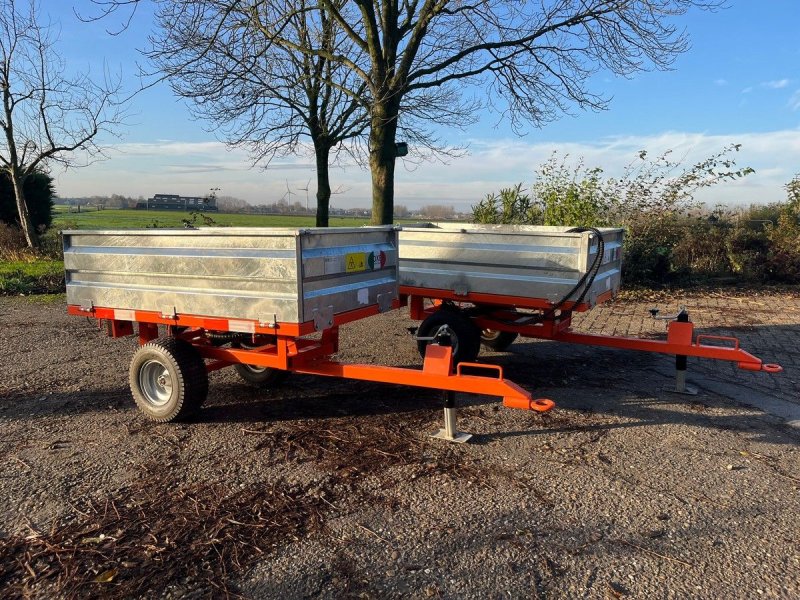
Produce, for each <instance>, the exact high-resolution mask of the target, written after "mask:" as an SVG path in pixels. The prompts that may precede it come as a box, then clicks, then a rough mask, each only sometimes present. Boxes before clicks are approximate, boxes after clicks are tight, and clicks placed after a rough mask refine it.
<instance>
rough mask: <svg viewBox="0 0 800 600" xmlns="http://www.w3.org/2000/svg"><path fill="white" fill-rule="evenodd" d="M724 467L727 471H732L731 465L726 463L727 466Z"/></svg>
mask: <svg viewBox="0 0 800 600" xmlns="http://www.w3.org/2000/svg"><path fill="white" fill-rule="evenodd" d="M725 468H726V469H728V471H733V465H728V466H727V467H725Z"/></svg>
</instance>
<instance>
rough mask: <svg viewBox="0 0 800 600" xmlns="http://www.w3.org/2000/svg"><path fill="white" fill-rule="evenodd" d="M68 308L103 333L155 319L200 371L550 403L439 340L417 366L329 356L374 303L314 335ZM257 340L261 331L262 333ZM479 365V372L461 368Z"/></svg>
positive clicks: (124, 332)
mask: <svg viewBox="0 0 800 600" xmlns="http://www.w3.org/2000/svg"><path fill="white" fill-rule="evenodd" d="M67 312H68V313H69V314H71V315H76V316H84V317H92V318H95V319H98V321H99V322H100V323H101V326H102V323H103V322H105V323H106V328H107V334H108V335H109V336H111V337H123V336H128V335H134V323H137V325H138V336H139V343H140V344H145V343H147V342H149V341H151V340H153V339H155V338H157V337H158V335H159V331H158V326H159V325H163V326H166V327H167V328H168V330H169V331H170V332H171V333H172V334H173V335H175V336H176V337H180V338H181V339H184V340H186V341H188V342H189V343H191V344H192V345H193V346H194V347H195V348H196V349H197V350H198V352H199V353H200V355H201V356H202V357H203V358H204V359H207V360H209V361H210V362H208V363H207V364H206V370H207V371H208V372H211V371H215V370H217V369H222V368H224V367H228V366H230V365H233V364H237V363H241V364H247V365H254V366H258V367H269V368H273V369H280V370H285V371H291V372H295V373H303V374H309V375H322V376H327V377H345V378H349V379H358V380H363V381H375V382H381V383H393V384H400V385H407V386H412V387H420V388H432V389H438V390H442V391H444V392H445V393H452V392H464V393H470V394H482V395H489V396H499V397H501V398H502V400H503V404H504V405H505V406H507V407H510V408H519V409H524V410H534V411H538V412H544V411H547V410H550V409H551V408H553V406H554V403H553V402H552V401H551V400H547V399H534V398H532V396H531V394H530V393H529V392H528V391H526V390H524V389H523V388H521V387H520V386H518V385H516V384H515V383H513V382H511V381H509V380H507V379H505V378H504V376H503V369H502V368H501V367H499V366H496V365H486V364H477V363H461V364H459V365H456V367H455V369H453V365H452V350H451V348H449V347H447V346H438V345H431V346H430V347H429V349H428V352H427V353H426V355H425V361H424V364H423V367H422V369H421V370H419V369H409V368H400V367H388V366H379V365H364V364H344V363H340V362H336V361H334V360H331V358H330V356H331V355H332V354H335V353H336V352H337V351H338V349H339V326H340V325H343V324H345V323H349V322H351V321H355V320H357V319H362V318H366V317H368V316H371V315H375V314H378V312H379V311H378V308H377V307H374V306H373V307H368V308H364V309H359V310H354V311H350V312H346V313H340V314H338V315H335V316H334V322H333V326H331V327H329V328H327V329H324V330H323V331H322V336H321V337H320V338H319V339H308V338H305V337H303V336H307V335H310V334H313V333H315V331H316V329H315V326H314V323H313V322H306V323H299V324H298V323H281V322H278V323H259V322H257V321H246V320H241V319H224V318H216V317H204V316H197V315H171V316H167V315H163V314H160V313H159V312H155V311H141V310H119V309H113V308H104V307H95V306H92V307H82V306H78V305H69V306H67ZM207 331H214V332H220V331H222V332H238V333H245V334H247V333H252V334H253V339H258V338H257V336H269V338H268V339H269V343H265V344H264V345H262V346H259V347H257V348H251V349H244V348H220V347H216V346H213V345H212V344H211V342H210V341H209V339H208V337H207V336H206V332H207ZM262 339H263V338H262ZM467 370H470V371H472V372H475V371H480V372H482V373H483V374H484V375H475V374H467V373H466V371H467Z"/></svg>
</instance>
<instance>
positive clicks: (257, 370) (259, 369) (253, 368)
mask: <svg viewBox="0 0 800 600" xmlns="http://www.w3.org/2000/svg"><path fill="white" fill-rule="evenodd" d="M242 366H243V367H244V368H245V369H247V370H248V371H250V372H251V373H263V372H264V371H266V370H267V368H268V367H257V366H255V365H242Z"/></svg>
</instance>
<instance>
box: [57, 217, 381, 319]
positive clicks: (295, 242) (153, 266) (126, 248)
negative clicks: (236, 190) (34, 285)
mask: <svg viewBox="0 0 800 600" xmlns="http://www.w3.org/2000/svg"><path fill="white" fill-rule="evenodd" d="M370 256H373V259H372V262H371V263H370ZM376 256H377V263H376V262H375V258H374V257H376ZM381 257H382V260H381ZM348 261H349V263H348ZM64 267H65V270H66V279H67V302H68V303H70V304H88V303H89V302H91V303H93V304H94V305H95V306H105V307H111V308H120V309H135V310H153V311H167V310H168V311H175V312H177V313H179V314H193V315H203V316H212V317H217V316H218V317H227V318H234V319H254V320H259V321H262V322H271V321H272V320H273V319H277V320H278V321H282V322H288V323H297V322H306V321H310V320H313V319H314V316H315V315H316V314H318V313H319V312H320V311H322V312H326V313H332V314H338V313H340V312H345V311H349V310H353V309H356V308H362V307H364V306H369V305H372V304H379V303H380V304H381V305H384V304H388V303H391V300H392V299H394V298H396V297H397V232H396V231H395V230H394V229H392V228H389V227H382V228H359V229H354V228H329V229H322V228H320V229H289V228H203V229H187V230H182V229H181V230H130V231H120V230H116V231H66V232H64ZM315 311H316V312H315Z"/></svg>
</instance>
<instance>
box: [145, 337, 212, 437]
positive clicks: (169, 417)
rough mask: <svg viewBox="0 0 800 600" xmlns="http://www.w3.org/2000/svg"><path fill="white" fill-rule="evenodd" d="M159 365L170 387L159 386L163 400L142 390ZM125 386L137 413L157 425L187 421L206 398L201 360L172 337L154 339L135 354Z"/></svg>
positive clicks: (189, 348)
mask: <svg viewBox="0 0 800 600" xmlns="http://www.w3.org/2000/svg"><path fill="white" fill-rule="evenodd" d="M159 365H160V366H161V367H162V368H163V373H162V376H166V377H168V378H169V379H168V381H169V384H170V385H169V386H161V387H162V391H163V393H164V394H165V396H166V397H165V398H163V399H159V398H153V396H152V393H148V391H147V390H146V389H143V388H142V383H143V380H146V378H147V377H148V373H151V376H154V375H155V374H157V371H158V368H159ZM143 371H144V372H143ZM129 382H130V386H131V393H132V394H133V399H134V400H135V401H136V405H137V406H138V407H139V410H140V411H141V412H142V413H143V414H144V415H145V416H146V417H147V418H148V419H150V420H152V421H157V422H159V423H168V422H170V421H179V420H183V419H186V418H188V417H190V416H191V415H193V414H195V413H196V412H197V411H198V410H200V407H201V406H202V405H203V402H205V401H206V397H207V396H208V373H207V372H206V364H205V362H204V361H203V358H202V357H201V356H200V354H199V353H198V352H197V350H196V349H195V348H194V347H193V346H192V345H191V344H190V343H189V342H187V341H185V340H181V339H178V338H175V337H172V336H164V337H160V338H157V339H155V340H153V341H151V342H148V343H146V344H145V345H144V346H141V347H140V348H139V349H138V350H137V351H136V353H135V354H134V355H133V359H132V360H131V366H130V372H129ZM154 383H155V382H151V384H150V386H151V387H152V385H153V384H154ZM155 385H159V384H157V383H155ZM151 392H152V390H151Z"/></svg>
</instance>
